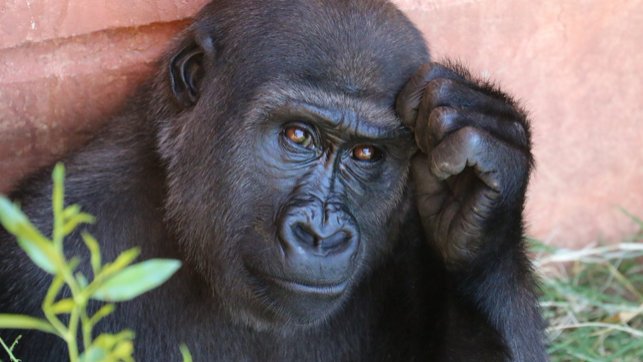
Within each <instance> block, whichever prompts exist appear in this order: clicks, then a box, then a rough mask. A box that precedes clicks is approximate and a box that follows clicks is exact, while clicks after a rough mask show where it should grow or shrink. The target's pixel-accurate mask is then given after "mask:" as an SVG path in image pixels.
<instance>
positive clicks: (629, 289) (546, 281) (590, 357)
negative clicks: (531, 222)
mask: <svg viewBox="0 0 643 362" xmlns="http://www.w3.org/2000/svg"><path fill="white" fill-rule="evenodd" d="M629 216H630V217H632V218H633V219H634V220H635V221H636V222H637V223H638V225H639V231H638V232H637V233H636V234H635V235H632V236H631V237H630V238H628V240H624V241H623V242H622V243H619V244H610V245H604V246H596V247H588V248H584V249H580V250H569V249H560V248H553V247H551V246H546V245H543V244H542V243H539V242H537V241H533V240H532V245H533V250H534V251H535V252H536V258H535V263H534V264H535V267H536V270H537V271H538V272H539V273H540V274H541V280H542V298H541V304H542V309H543V313H544V314H545V318H547V320H548V321H549V329H548V334H549V338H550V347H549V353H550V356H551V359H552V361H596V362H598V361H601V362H602V361H643V222H642V221H641V220H640V219H638V218H636V217H634V216H632V215H629Z"/></svg>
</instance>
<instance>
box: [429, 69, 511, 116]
mask: <svg viewBox="0 0 643 362" xmlns="http://www.w3.org/2000/svg"><path fill="white" fill-rule="evenodd" d="M420 107H426V108H429V109H433V108H436V107H451V108H457V109H468V110H472V111H476V112H480V113H487V114H494V115H503V116H505V117H511V118H518V119H522V118H524V117H523V115H522V114H520V113H518V112H517V111H516V109H515V108H514V106H513V105H512V104H510V103H508V102H507V101H506V100H505V99H499V98H496V97H494V96H491V95H488V94H485V93H484V92H483V91H480V90H477V89H474V88H472V87H471V86H470V85H468V84H465V83H461V82H459V81H455V80H452V79H446V78H439V79H434V80H432V81H430V82H429V83H428V84H427V86H426V90H425V92H424V96H423V97H422V101H421V102H420Z"/></svg>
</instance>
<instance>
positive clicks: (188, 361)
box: [179, 343, 192, 362]
mask: <svg viewBox="0 0 643 362" xmlns="http://www.w3.org/2000/svg"><path fill="white" fill-rule="evenodd" d="M179 349H180V350H181V356H183V362H192V354H191V353H190V350H189V349H188V346H186V345H185V343H181V345H180V346H179Z"/></svg>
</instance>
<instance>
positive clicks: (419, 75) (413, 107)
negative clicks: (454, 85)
mask: <svg viewBox="0 0 643 362" xmlns="http://www.w3.org/2000/svg"><path fill="white" fill-rule="evenodd" d="M437 78H447V79H452V80H454V81H464V78H462V76H460V75H459V74H458V73H456V72H454V71H452V70H451V69H449V68H447V67H445V66H443V65H440V64H438V63H426V64H423V65H422V66H421V67H420V68H419V69H418V70H417V71H416V72H415V74H414V75H413V76H412V77H411V79H409V81H408V82H407V83H406V85H405V86H404V87H403V88H402V90H401V91H400V93H399V94H398V96H397V99H396V102H395V109H396V112H397V114H398V115H399V117H400V118H401V119H402V123H403V124H404V125H405V126H407V127H409V128H411V129H415V121H416V119H417V118H418V107H419V106H420V103H421V100H422V96H423V94H424V88H425V87H426V85H427V83H429V82H430V81H432V80H433V79H437Z"/></svg>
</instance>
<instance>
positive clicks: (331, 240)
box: [321, 230, 351, 251]
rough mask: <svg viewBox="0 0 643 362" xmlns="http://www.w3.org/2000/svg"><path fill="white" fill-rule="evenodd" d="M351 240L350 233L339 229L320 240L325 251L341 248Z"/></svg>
mask: <svg viewBox="0 0 643 362" xmlns="http://www.w3.org/2000/svg"><path fill="white" fill-rule="evenodd" d="M350 240H351V235H350V233H347V232H345V231H343V230H340V231H338V232H336V233H334V234H333V235H331V236H329V237H327V238H325V239H323V240H322V241H321V247H322V249H323V250H326V251H334V250H336V249H341V248H343V247H345V246H346V245H348V244H349V243H350Z"/></svg>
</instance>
